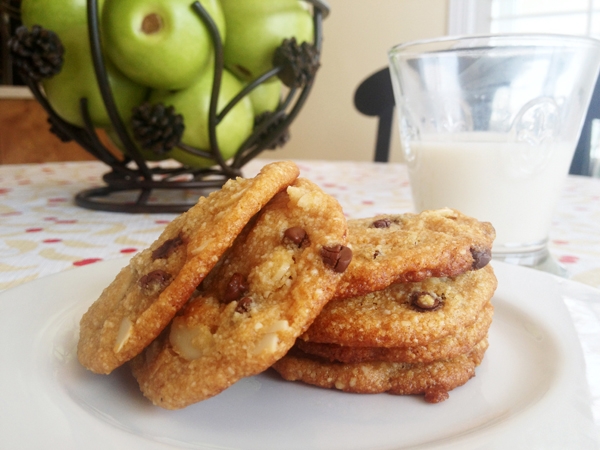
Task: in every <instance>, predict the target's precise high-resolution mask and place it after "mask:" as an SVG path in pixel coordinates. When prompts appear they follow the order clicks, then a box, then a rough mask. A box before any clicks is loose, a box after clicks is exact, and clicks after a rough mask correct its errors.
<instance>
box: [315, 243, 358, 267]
mask: <svg viewBox="0 0 600 450" xmlns="http://www.w3.org/2000/svg"><path fill="white" fill-rule="evenodd" d="M321 258H323V262H324V263H325V264H326V265H328V266H330V267H331V268H332V269H333V270H334V271H336V272H338V273H342V272H344V271H345V270H346V269H347V268H348V266H349V265H350V262H351V261H352V250H350V248H348V247H346V246H345V245H334V246H331V247H323V248H322V249H321Z"/></svg>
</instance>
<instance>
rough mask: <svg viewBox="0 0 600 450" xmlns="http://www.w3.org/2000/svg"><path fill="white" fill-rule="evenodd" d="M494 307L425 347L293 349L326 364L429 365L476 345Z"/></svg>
mask: <svg viewBox="0 0 600 450" xmlns="http://www.w3.org/2000/svg"><path fill="white" fill-rule="evenodd" d="M493 313H494V307H493V306H492V303H491V302H488V303H487V304H486V305H485V306H484V307H483V310H482V311H481V313H480V314H479V317H478V318H477V320H476V321H475V323H474V324H473V325H471V326H469V327H460V328H459V329H458V330H457V331H456V333H455V334H451V335H448V336H445V337H443V338H440V339H437V340H435V341H432V342H430V343H429V344H426V345H415V346H406V347H350V346H346V345H338V344H322V343H317V342H306V341H304V340H302V339H298V340H297V341H296V346H297V347H298V348H299V349H300V350H302V351H303V352H304V353H306V354H309V355H313V356H318V357H321V358H323V359H325V360H328V361H339V362H343V363H359V362H370V361H388V362H403V363H429V362H433V361H437V360H443V359H451V358H454V357H456V356H458V355H462V354H465V353H469V352H470V351H471V350H472V349H473V348H474V347H475V345H477V343H478V342H480V341H481V340H482V339H483V338H484V337H485V336H487V334H488V330H489V328H490V325H491V324H492V317H493Z"/></svg>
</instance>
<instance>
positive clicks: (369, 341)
mask: <svg viewBox="0 0 600 450" xmlns="http://www.w3.org/2000/svg"><path fill="white" fill-rule="evenodd" d="M353 264H354V260H353V261H352V265H353ZM350 267H352V266H350ZM497 284H498V282H497V280H496V276H495V275H494V271H493V269H492V266H490V265H488V266H486V267H484V268H482V269H479V270H471V271H468V272H465V273H463V274H462V275H459V276H457V277H455V278H428V279H426V280H423V281H419V282H414V283H396V284H392V285H391V286H388V287H387V288H386V289H383V290H381V291H377V292H371V293H369V294H366V295H362V296H357V297H351V298H342V299H340V298H334V299H333V300H331V301H330V302H329V303H327V305H326V306H325V308H323V311H321V313H320V314H319V316H318V317H317V319H316V320H315V321H314V322H313V324H312V325H311V326H310V328H309V329H308V330H307V331H306V333H304V334H303V335H302V336H301V337H300V339H303V340H305V341H312V342H320V343H334V344H338V345H346V346H351V347H406V346H422V345H427V344H429V343H431V342H433V341H435V340H437V339H441V338H443V337H445V336H449V335H455V334H457V333H458V332H459V330H460V329H461V328H464V327H469V326H471V325H472V324H473V323H475V321H476V320H477V317H478V316H479V314H480V312H481V311H482V309H483V307H484V305H485V304H486V303H488V302H489V300H490V299H491V298H492V296H493V294H494V291H495V290H496V287H497Z"/></svg>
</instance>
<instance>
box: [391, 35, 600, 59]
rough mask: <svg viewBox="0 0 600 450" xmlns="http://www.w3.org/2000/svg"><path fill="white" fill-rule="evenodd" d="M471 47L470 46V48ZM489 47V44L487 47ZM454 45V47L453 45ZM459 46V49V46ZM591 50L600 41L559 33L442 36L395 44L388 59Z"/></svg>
mask: <svg viewBox="0 0 600 450" xmlns="http://www.w3.org/2000/svg"><path fill="white" fill-rule="evenodd" d="M467 43H470V44H467ZM486 43H487V44H486ZM453 44H454V45H453ZM458 44H460V45H458ZM574 44H577V45H576V46H579V47H581V46H589V47H598V48H600V39H596V38H593V37H590V36H577V35H571V34H558V33H499V34H493V33H490V34H473V35H455V36H441V37H436V38H429V39H417V40H413V41H407V42H404V43H401V44H396V45H394V46H393V47H391V48H390V49H389V50H388V55H389V56H393V55H398V54H402V55H418V54H424V53H434V52H441V51H452V50H456V51H468V50H472V49H475V48H479V49H481V48H489V47H492V48H493V47H515V48H516V47H527V46H532V45H538V46H541V47H551V46H552V47H557V48H561V47H562V48H565V47H574V46H575V45H574Z"/></svg>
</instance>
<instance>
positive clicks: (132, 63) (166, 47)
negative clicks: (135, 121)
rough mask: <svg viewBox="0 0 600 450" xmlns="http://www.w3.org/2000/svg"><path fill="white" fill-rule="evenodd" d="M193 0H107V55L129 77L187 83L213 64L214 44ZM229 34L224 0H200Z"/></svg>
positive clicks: (162, 84)
mask: <svg viewBox="0 0 600 450" xmlns="http://www.w3.org/2000/svg"><path fill="white" fill-rule="evenodd" d="M192 3H193V1H192V0H153V1H148V0H105V3H104V8H103V10H102V36H103V39H104V41H103V42H105V43H106V45H105V49H106V53H107V55H108V57H109V58H110V59H111V60H112V61H113V63H114V64H115V65H116V66H117V67H118V68H119V69H120V70H121V71H122V72H123V73H124V74H125V75H127V76H128V77H129V78H131V79H132V80H134V81H136V82H137V83H140V84H143V85H146V86H150V87H153V88H157V89H171V90H175V89H183V88H186V87H188V86H189V85H191V84H192V83H193V82H194V80H195V79H196V78H197V77H198V76H199V74H201V73H202V71H203V70H205V69H206V68H207V66H208V64H210V62H211V60H212V58H213V54H214V50H213V49H214V46H213V41H212V39H211V36H210V33H209V31H208V29H207V27H206V26H205V25H204V22H203V21H202V19H201V17H200V16H199V15H198V14H197V13H196V12H195V11H194V10H193V9H192V7H191V5H192ZM200 3H201V5H202V6H203V7H204V8H205V9H206V11H207V12H208V13H209V14H210V16H211V18H212V19H213V21H214V22H215V23H216V25H217V28H218V29H219V32H220V35H221V40H224V38H225V18H224V16H223V11H222V9H221V4H220V2H219V0H200Z"/></svg>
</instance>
